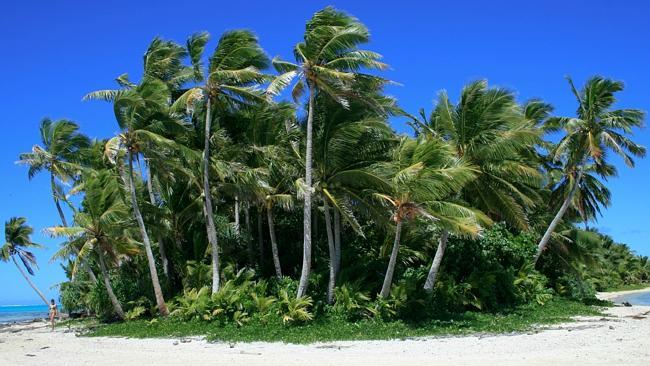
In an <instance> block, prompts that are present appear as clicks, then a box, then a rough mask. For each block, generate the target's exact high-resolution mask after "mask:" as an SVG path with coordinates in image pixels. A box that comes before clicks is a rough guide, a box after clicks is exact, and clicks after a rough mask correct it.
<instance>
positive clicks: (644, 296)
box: [614, 291, 650, 306]
mask: <svg viewBox="0 0 650 366" xmlns="http://www.w3.org/2000/svg"><path fill="white" fill-rule="evenodd" d="M624 301H627V302H629V303H630V304H632V305H647V306H650V291H646V292H639V293H636V294H630V295H624V296H621V297H617V298H616V299H615V301H614V302H616V303H622V302H624Z"/></svg>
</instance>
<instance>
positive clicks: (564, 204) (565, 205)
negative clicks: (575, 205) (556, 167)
mask: <svg viewBox="0 0 650 366" xmlns="http://www.w3.org/2000/svg"><path fill="white" fill-rule="evenodd" d="M581 179H582V171H580V172H579V173H578V175H577V177H576V180H575V182H574V184H573V187H571V191H570V192H569V195H568V196H567V197H566V198H565V199H564V202H562V206H561V207H560V210H559V211H558V212H557V214H556V215H555V217H554V218H553V221H551V224H550V225H549V226H548V228H547V229H546V232H545V233H544V236H542V239H541V240H540V241H539V244H537V253H535V258H534V259H533V266H535V265H537V261H539V258H540V257H541V256H542V253H543V252H544V249H546V246H547V245H548V241H549V240H550V239H551V234H553V231H554V230H555V227H556V226H557V225H558V224H559V223H560V221H562V217H563V216H564V214H565V213H566V210H567V209H568V208H569V205H570V204H571V201H572V200H573V196H574V195H575V193H576V191H577V190H578V186H579V185H580V180H581Z"/></svg>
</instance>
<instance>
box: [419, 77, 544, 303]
mask: <svg viewBox="0 0 650 366" xmlns="http://www.w3.org/2000/svg"><path fill="white" fill-rule="evenodd" d="M549 108H550V107H549V106H548V105H546V104H544V103H542V102H539V101H533V102H531V103H529V105H527V106H526V108H521V107H520V106H519V105H518V104H517V102H516V100H515V96H514V94H513V93H512V92H510V91H508V90H505V89H501V88H488V86H487V82H486V81H484V80H482V81H476V82H473V83H471V84H469V85H468V86H466V87H465V88H463V90H462V92H461V96H460V100H459V101H458V103H457V104H455V105H454V104H452V103H451V102H450V100H449V97H448V96H447V93H446V92H444V91H443V92H441V93H440V95H439V99H438V103H437V105H436V108H435V110H434V111H433V113H432V114H431V116H430V118H429V119H428V121H424V122H419V124H418V127H419V132H420V134H422V135H423V137H426V138H428V139H438V138H441V139H443V140H445V141H447V142H448V143H449V144H450V145H451V146H452V147H453V151H454V154H455V155H456V156H457V157H458V158H462V159H464V160H465V161H467V162H468V163H470V164H472V165H473V166H476V167H477V168H478V172H477V173H478V175H477V179H476V180H474V181H472V182H469V183H468V184H467V185H466V186H465V187H463V189H462V190H461V191H460V192H458V193H457V194H456V196H455V197H454V198H453V200H454V201H458V202H459V203H464V204H465V205H466V206H467V207H473V208H475V209H478V210H480V211H482V212H483V213H485V214H486V215H487V216H488V217H491V218H493V219H497V220H503V221H506V222H508V223H509V224H510V225H512V226H513V227H516V228H519V229H525V228H527V227H528V220H527V209H528V208H529V207H532V206H533V204H534V202H535V200H536V199H538V197H537V192H536V190H537V188H538V187H539V186H540V184H541V179H542V178H541V174H540V173H539V171H538V169H537V164H538V163H537V161H536V159H535V146H537V144H539V143H540V135H539V131H538V129H537V128H536V124H537V123H538V122H539V119H542V118H544V116H545V114H546V113H547V111H548V110H549ZM481 217H484V216H483V215H481ZM484 218H485V217H484ZM487 221H488V222H485V223H489V220H487ZM449 234H450V232H449V231H448V230H446V229H443V230H442V232H441V235H440V240H439V244H438V248H437V249H436V254H435V256H434V258H433V260H432V263H431V267H430V270H429V274H428V276H427V280H426V282H425V285H424V289H425V290H426V291H427V292H431V291H432V290H433V287H434V285H435V282H436V277H437V275H438V272H439V269H440V265H441V263H442V259H443V256H444V253H445V249H446V247H447V240H448V238H449Z"/></svg>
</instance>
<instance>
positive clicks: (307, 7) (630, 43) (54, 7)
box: [0, 0, 650, 305]
mask: <svg viewBox="0 0 650 366" xmlns="http://www.w3.org/2000/svg"><path fill="white" fill-rule="evenodd" d="M329 4H331V5H334V6H336V7H337V8H340V9H343V10H346V11H348V12H350V13H352V14H354V15H355V16H357V17H358V18H360V19H361V20H362V21H363V22H364V23H365V24H366V25H367V26H368V27H369V28H370V30H371V33H372V42H371V44H370V45H369V46H368V47H369V48H370V49H372V50H375V51H377V52H380V53H381V54H383V55H384V58H385V61H386V62H387V63H389V64H390V65H391V66H392V69H391V70H390V71H388V72H387V73H386V76H387V77H388V78H390V79H392V80H395V81H397V82H399V83H400V84H402V85H401V86H395V87H391V88H390V89H389V93H390V94H392V95H394V96H396V97H397V98H398V99H399V101H400V104H401V105H402V107H404V108H405V109H406V110H408V111H410V112H413V113H415V112H417V110H418V109H419V108H421V107H425V108H426V109H427V110H430V109H431V106H432V100H433V99H434V98H435V96H436V93H437V91H439V90H441V89H446V90H447V91H448V92H449V93H450V95H451V96H457V95H458V93H459V90H460V88H461V87H462V85H463V84H466V83H468V82H470V81H473V80H476V79H480V78H487V79H488V80H489V82H490V83H491V84H492V85H498V86H503V87H507V88H511V89H513V90H516V91H517V93H518V96H519V98H520V99H521V100H522V101H523V100H526V99H529V98H532V97H540V98H543V99H544V100H546V101H548V102H550V103H552V104H553V105H554V106H555V107H556V114H558V115H573V112H574V111H575V101H574V99H573V97H572V95H571V94H570V92H569V89H568V86H567V83H566V81H565V80H564V76H565V75H571V76H572V77H573V78H574V79H575V81H576V82H577V83H578V84H582V83H583V82H584V81H585V80H586V78H588V77H589V76H590V75H593V74H601V75H604V76H607V77H611V78H614V79H618V80H623V81H625V83H626V90H625V91H624V92H623V93H622V94H621V95H620V98H619V100H620V102H619V106H621V107H634V108H640V109H644V110H646V111H647V110H650V88H648V86H649V85H650V72H649V71H648V65H650V47H648V39H650V37H649V36H650V30H649V28H648V19H649V18H650V2H647V1H642V0H639V1H619V2H613V1H566V0H564V1H526V2H523V1H522V2H519V4H517V3H516V2H514V1H480V2H479V1H444V2H442V1H440V2H438V1H422V2H416V1H404V2H390V3H389V2H385V3H382V2H380V1H334V0H332V1H325V2H323V1H302V2H298V1H296V2H292V1H278V0H272V1H247V2H243V1H219V2H216V1H192V2H181V1H175V2H172V1H155V2H154V1H110V2H106V1H103V2H95V1H30V0H23V1H11V2H6V3H4V4H3V6H2V10H1V11H0V45H2V48H3V50H4V51H3V52H2V57H0V69H1V70H2V71H3V77H2V88H0V106H2V111H3V113H2V117H0V124H1V127H2V128H1V129H0V131H1V132H0V134H1V137H2V144H0V172H2V179H0V220H1V221H2V222H4V221H5V220H7V219H8V218H9V217H11V216H26V217H27V218H28V219H29V223H30V224H31V225H33V226H34V228H35V229H36V232H37V233H36V234H35V235H34V238H33V239H34V241H37V242H40V243H43V244H45V245H46V246H47V249H45V250H39V251H37V253H36V254H37V256H38V259H39V262H40V270H39V271H38V272H37V274H36V276H35V278H34V279H35V282H36V283H37V285H38V286H39V287H40V288H41V289H43V290H44V291H45V292H46V293H48V295H49V296H54V295H55V293H56V291H55V289H52V288H51V287H52V286H54V285H56V284H57V283H59V282H61V281H63V280H64V276H63V272H62V270H61V269H60V267H59V265H58V264H56V263H48V259H49V258H50V256H51V254H52V253H53V252H54V250H55V248H56V247H57V244H58V242H57V241H56V240H52V239H48V238H46V237H44V236H43V235H41V233H40V230H41V229H42V228H44V227H47V226H51V225H55V224H57V223H58V218H57V214H56V210H55V207H54V204H53V203H52V200H51V196H50V191H49V185H48V180H47V176H45V175H44V176H39V177H36V178H35V179H33V180H32V181H28V179H27V169H26V168H25V167H21V166H17V165H15V164H14V162H15V161H16V160H17V157H18V154H19V153H21V152H25V151H29V150H30V149H31V146H32V145H33V144H35V143H38V142H39V136H38V125H39V122H40V120H41V119H42V118H43V117H46V116H49V117H51V118H54V119H58V118H69V119H72V120H75V121H77V122H78V123H79V124H80V125H81V128H82V130H83V132H84V133H86V134H88V135H89V136H96V137H106V136H111V135H113V134H115V133H116V132H117V125H116V124H115V121H114V119H113V117H112V111H111V108H110V105H108V104H104V103H100V102H82V101H81V97H82V96H83V95H84V94H85V93H87V92H88V91H92V90H96V89H100V88H106V87H113V85H114V83H113V79H114V78H115V77H116V76H117V75H119V74H121V73H124V72H128V73H129V74H130V75H131V76H132V78H133V79H134V80H137V79H138V78H139V73H140V70H141V69H142V65H141V62H142V55H143V53H144V51H145V48H146V46H147V45H148V43H149V41H151V39H152V38H153V37H154V36H156V35H159V36H162V37H163V38H168V39H173V40H176V41H179V42H184V40H185V39H186V37H187V36H188V35H189V34H191V33H193V32H196V31H203V30H207V31H209V32H210V33H211V34H212V35H213V42H212V43H211V44H210V46H214V40H215V39H216V38H218V36H219V35H220V34H221V32H223V31H224V30H227V29H235V28H248V29H252V30H254V31H255V32H256V33H257V34H258V35H259V37H260V41H261V44H262V45H263V47H264V48H265V49H266V50H267V52H268V53H269V54H270V55H271V56H275V55H280V56H282V57H284V58H290V57H291V48H292V46H293V45H294V44H295V43H296V42H297V41H299V40H300V39H301V36H302V33H303V29H304V23H305V21H306V20H307V19H308V18H309V17H310V16H311V15H312V14H313V13H314V12H315V11H317V10H318V9H320V8H322V7H323V6H325V5H329ZM394 127H395V128H396V129H397V130H399V131H406V128H405V127H404V125H403V124H402V122H401V121H395V122H394ZM635 138H636V140H637V141H638V142H640V143H642V144H644V145H646V146H650V132H648V130H647V129H645V130H642V131H637V135H636V137H635ZM616 163H617V165H619V167H620V176H619V177H618V178H617V179H613V180H611V181H610V182H609V187H610V189H611V190H612V193H613V206H612V207H611V208H610V209H608V210H607V211H605V213H604V217H602V218H601V219H600V220H599V222H598V223H597V226H598V227H599V228H601V230H602V231H604V232H606V233H608V234H610V235H612V236H613V237H614V238H615V239H616V240H618V241H621V242H626V243H628V244H629V245H630V246H631V247H632V248H634V249H635V250H636V251H637V252H638V253H641V254H644V255H650V244H649V243H648V240H647V238H648V237H649V236H650V219H649V218H648V215H647V212H648V209H649V208H650V195H648V193H647V190H645V188H646V184H647V181H648V179H650V161H648V160H645V161H640V162H639V163H638V165H637V168H636V169H634V170H630V169H626V168H624V167H623V166H622V164H621V162H620V161H616ZM0 281H1V283H2V286H1V287H0V305H1V304H16V303H20V304H35V303H38V298H37V297H36V295H35V294H34V293H33V292H32V290H31V289H30V288H29V287H28V286H27V285H26V283H25V281H24V279H23V278H21V277H20V275H19V274H18V271H17V270H16V269H15V268H14V266H13V265H12V264H11V263H6V264H3V263H0Z"/></svg>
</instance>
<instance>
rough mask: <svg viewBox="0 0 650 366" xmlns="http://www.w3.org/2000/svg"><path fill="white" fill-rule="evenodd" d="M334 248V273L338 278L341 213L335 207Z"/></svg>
mask: <svg viewBox="0 0 650 366" xmlns="http://www.w3.org/2000/svg"><path fill="white" fill-rule="evenodd" d="M334 248H335V249H336V251H335V261H334V274H335V277H336V278H338V276H339V272H340V271H341V214H340V213H339V210H337V209H334Z"/></svg>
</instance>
